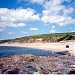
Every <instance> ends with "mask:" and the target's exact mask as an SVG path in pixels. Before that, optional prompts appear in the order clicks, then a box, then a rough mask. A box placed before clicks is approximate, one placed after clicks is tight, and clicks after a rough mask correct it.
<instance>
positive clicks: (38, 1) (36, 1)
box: [31, 0, 45, 4]
mask: <svg viewBox="0 0 75 75" xmlns="http://www.w3.org/2000/svg"><path fill="white" fill-rule="evenodd" d="M44 1H45V0H31V2H32V3H39V4H43V3H44Z"/></svg>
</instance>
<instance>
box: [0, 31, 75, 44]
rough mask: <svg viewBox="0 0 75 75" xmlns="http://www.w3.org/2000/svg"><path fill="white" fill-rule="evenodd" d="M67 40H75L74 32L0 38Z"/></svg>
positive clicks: (23, 40) (15, 40) (20, 40)
mask: <svg viewBox="0 0 75 75" xmlns="http://www.w3.org/2000/svg"><path fill="white" fill-rule="evenodd" d="M68 40H75V32H71V33H54V34H39V35H34V36H26V37H22V38H16V39H12V40H1V41H0V43H15V42H17V43H33V42H60V41H68Z"/></svg>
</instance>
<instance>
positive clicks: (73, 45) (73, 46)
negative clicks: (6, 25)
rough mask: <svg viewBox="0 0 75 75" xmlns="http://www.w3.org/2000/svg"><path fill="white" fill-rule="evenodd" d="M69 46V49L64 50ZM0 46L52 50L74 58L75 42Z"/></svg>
mask: <svg viewBox="0 0 75 75" xmlns="http://www.w3.org/2000/svg"><path fill="white" fill-rule="evenodd" d="M66 45H69V48H66ZM0 46H16V47H28V48H35V49H44V50H52V51H53V52H54V51H55V52H61V51H65V50H67V51H69V53H71V54H72V55H74V56H75V42H55V43H22V44H21V43H14V44H8V43H5V44H0Z"/></svg>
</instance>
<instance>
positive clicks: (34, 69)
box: [26, 66, 38, 72]
mask: <svg viewBox="0 0 75 75" xmlns="http://www.w3.org/2000/svg"><path fill="white" fill-rule="evenodd" d="M26 68H30V69H32V70H33V71H35V72H38V69H37V68H35V67H33V66H27V67H26Z"/></svg>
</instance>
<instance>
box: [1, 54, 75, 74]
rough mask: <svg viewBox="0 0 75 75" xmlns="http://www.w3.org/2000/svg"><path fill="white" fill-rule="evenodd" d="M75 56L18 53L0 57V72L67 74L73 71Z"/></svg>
mask: <svg viewBox="0 0 75 75" xmlns="http://www.w3.org/2000/svg"><path fill="white" fill-rule="evenodd" d="M74 65H75V57H74V56H69V55H62V56H57V57H49V56H34V55H30V54H28V55H20V56H12V57H8V58H0V74H69V73H71V72H72V71H73V73H74V72H75V66H74Z"/></svg>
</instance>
